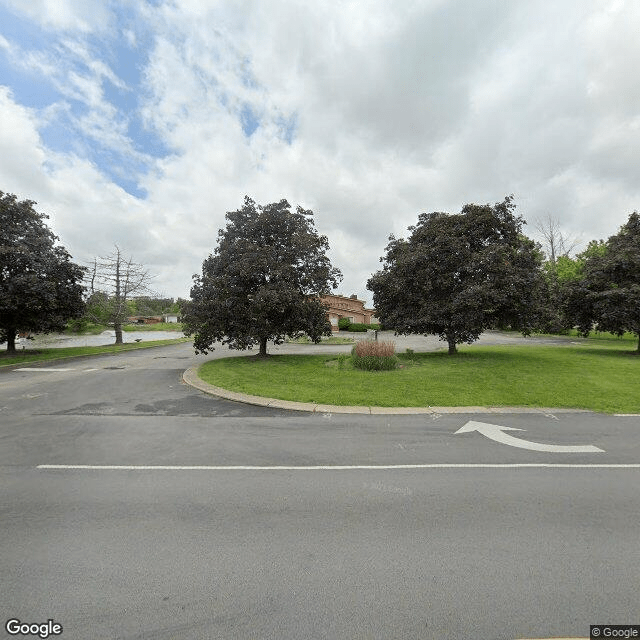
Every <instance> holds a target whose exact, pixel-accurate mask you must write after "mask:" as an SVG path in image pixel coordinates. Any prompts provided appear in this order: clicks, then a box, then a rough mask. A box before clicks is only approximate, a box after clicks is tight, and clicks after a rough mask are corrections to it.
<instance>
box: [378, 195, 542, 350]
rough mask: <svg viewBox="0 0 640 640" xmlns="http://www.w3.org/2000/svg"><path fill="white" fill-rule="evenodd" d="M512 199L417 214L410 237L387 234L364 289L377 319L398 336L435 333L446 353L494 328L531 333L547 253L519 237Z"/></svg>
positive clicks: (517, 220)
mask: <svg viewBox="0 0 640 640" xmlns="http://www.w3.org/2000/svg"><path fill="white" fill-rule="evenodd" d="M514 209H515V205H514V204H513V202H512V198H511V197H507V198H505V200H504V201H503V202H500V203H497V204H495V205H494V206H490V205H475V204H468V205H465V206H464V207H463V209H462V212H461V213H460V214H459V215H449V214H446V213H430V214H426V213H423V214H420V216H419V218H418V224H417V225H416V226H415V227H410V229H409V230H410V231H411V235H410V237H409V239H408V240H404V239H395V238H394V237H393V236H391V237H390V242H389V245H388V246H387V249H386V250H387V254H386V256H384V258H383V259H382V262H383V265H384V266H383V269H382V270H381V271H378V272H377V273H375V274H374V275H373V276H372V277H371V278H370V279H369V281H368V283H367V287H368V288H369V289H370V290H371V291H373V297H374V306H375V308H376V316H377V317H378V318H380V320H381V322H382V324H383V326H392V327H393V328H394V329H395V331H396V332H397V333H399V334H412V333H420V334H436V335H439V336H440V338H441V339H443V340H446V341H447V343H448V345H449V353H455V352H456V345H457V344H460V343H463V342H467V343H471V342H474V341H475V340H477V339H478V338H479V337H480V334H481V333H482V332H483V331H484V330H485V329H489V328H492V327H497V326H502V327H510V328H512V329H517V330H520V331H522V332H523V333H524V334H527V333H529V332H530V331H531V330H532V329H533V328H534V327H536V326H537V324H538V321H539V309H540V307H541V303H542V301H543V299H544V297H545V294H546V291H545V282H544V278H543V277H542V270H541V262H542V255H541V252H540V250H539V247H538V246H537V245H536V244H535V243H534V242H532V241H531V240H529V239H528V238H526V237H525V236H523V235H522V233H521V229H522V224H523V221H522V219H521V218H520V217H515V216H514V214H513V211H514Z"/></svg>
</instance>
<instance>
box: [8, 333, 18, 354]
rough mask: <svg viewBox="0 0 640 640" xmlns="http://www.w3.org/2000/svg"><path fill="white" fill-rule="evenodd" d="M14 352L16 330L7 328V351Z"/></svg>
mask: <svg viewBox="0 0 640 640" xmlns="http://www.w3.org/2000/svg"><path fill="white" fill-rule="evenodd" d="M15 352H16V332H15V331H13V330H11V329H9V331H7V353H15Z"/></svg>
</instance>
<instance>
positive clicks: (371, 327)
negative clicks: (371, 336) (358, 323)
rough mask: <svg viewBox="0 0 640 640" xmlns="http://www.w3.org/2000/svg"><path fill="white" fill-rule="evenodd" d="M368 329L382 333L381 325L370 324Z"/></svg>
mask: <svg viewBox="0 0 640 640" xmlns="http://www.w3.org/2000/svg"><path fill="white" fill-rule="evenodd" d="M367 327H369V329H373V330H374V331H380V325H379V324H376V323H375V322H372V323H371V324H368V325H367Z"/></svg>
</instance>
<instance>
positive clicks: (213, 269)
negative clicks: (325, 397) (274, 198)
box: [183, 197, 342, 357]
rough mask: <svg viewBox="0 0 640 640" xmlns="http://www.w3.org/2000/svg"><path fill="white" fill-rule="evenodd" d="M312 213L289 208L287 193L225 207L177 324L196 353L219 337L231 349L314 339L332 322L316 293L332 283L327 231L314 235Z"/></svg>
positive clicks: (334, 273)
mask: <svg viewBox="0 0 640 640" xmlns="http://www.w3.org/2000/svg"><path fill="white" fill-rule="evenodd" d="M312 216H313V212H311V211H306V210H304V209H302V208H301V207H298V208H297V209H296V211H295V212H294V211H291V205H290V204H289V203H288V202H287V201H286V200H281V201H280V202H275V203H272V204H268V205H264V206H261V205H257V204H256V203H255V202H254V201H253V200H252V199H251V198H249V197H245V200H244V206H243V207H242V208H241V209H238V210H237V211H232V212H229V213H227V214H226V219H227V221H228V222H227V226H226V228H225V229H221V230H220V231H219V232H218V246H217V247H216V249H215V252H214V253H213V254H212V255H210V256H209V257H208V258H207V259H206V260H205V261H204V263H203V265H202V275H197V274H196V275H194V276H193V279H194V284H193V288H192V289H191V300H190V301H189V302H188V303H187V304H186V305H184V306H183V322H184V331H185V333H187V334H188V335H194V347H195V350H196V353H200V352H202V353H207V351H208V350H210V349H212V344H213V343H214V342H216V341H221V342H222V343H223V344H227V345H229V348H231V349H249V348H251V347H252V346H254V345H256V344H258V345H259V346H260V356H261V357H266V355H267V341H268V340H273V341H274V342H275V343H276V344H280V343H282V342H283V340H284V339H285V337H287V336H289V337H296V336H298V335H301V334H303V333H304V334H307V335H308V336H309V337H310V338H311V339H312V340H313V341H314V342H319V341H320V337H321V336H322V335H330V333H331V326H330V324H329V322H328V320H327V316H326V309H325V307H324V306H323V305H322V303H321V301H320V299H319V296H320V295H322V294H324V293H328V292H329V291H330V290H331V288H335V287H337V286H338V283H339V281H340V280H341V279H342V274H341V273H340V271H339V270H338V269H335V268H333V267H332V266H331V263H330V261H329V258H327V256H326V252H327V250H328V249H329V243H328V240H327V238H326V236H321V235H318V233H317V231H316V229H315V225H314V223H313V219H312Z"/></svg>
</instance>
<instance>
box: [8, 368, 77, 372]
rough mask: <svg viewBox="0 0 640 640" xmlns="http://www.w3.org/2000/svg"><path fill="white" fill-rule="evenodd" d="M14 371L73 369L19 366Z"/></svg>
mask: <svg viewBox="0 0 640 640" xmlns="http://www.w3.org/2000/svg"><path fill="white" fill-rule="evenodd" d="M14 371H75V369H53V368H51V367H20V368H19V369H14Z"/></svg>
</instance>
